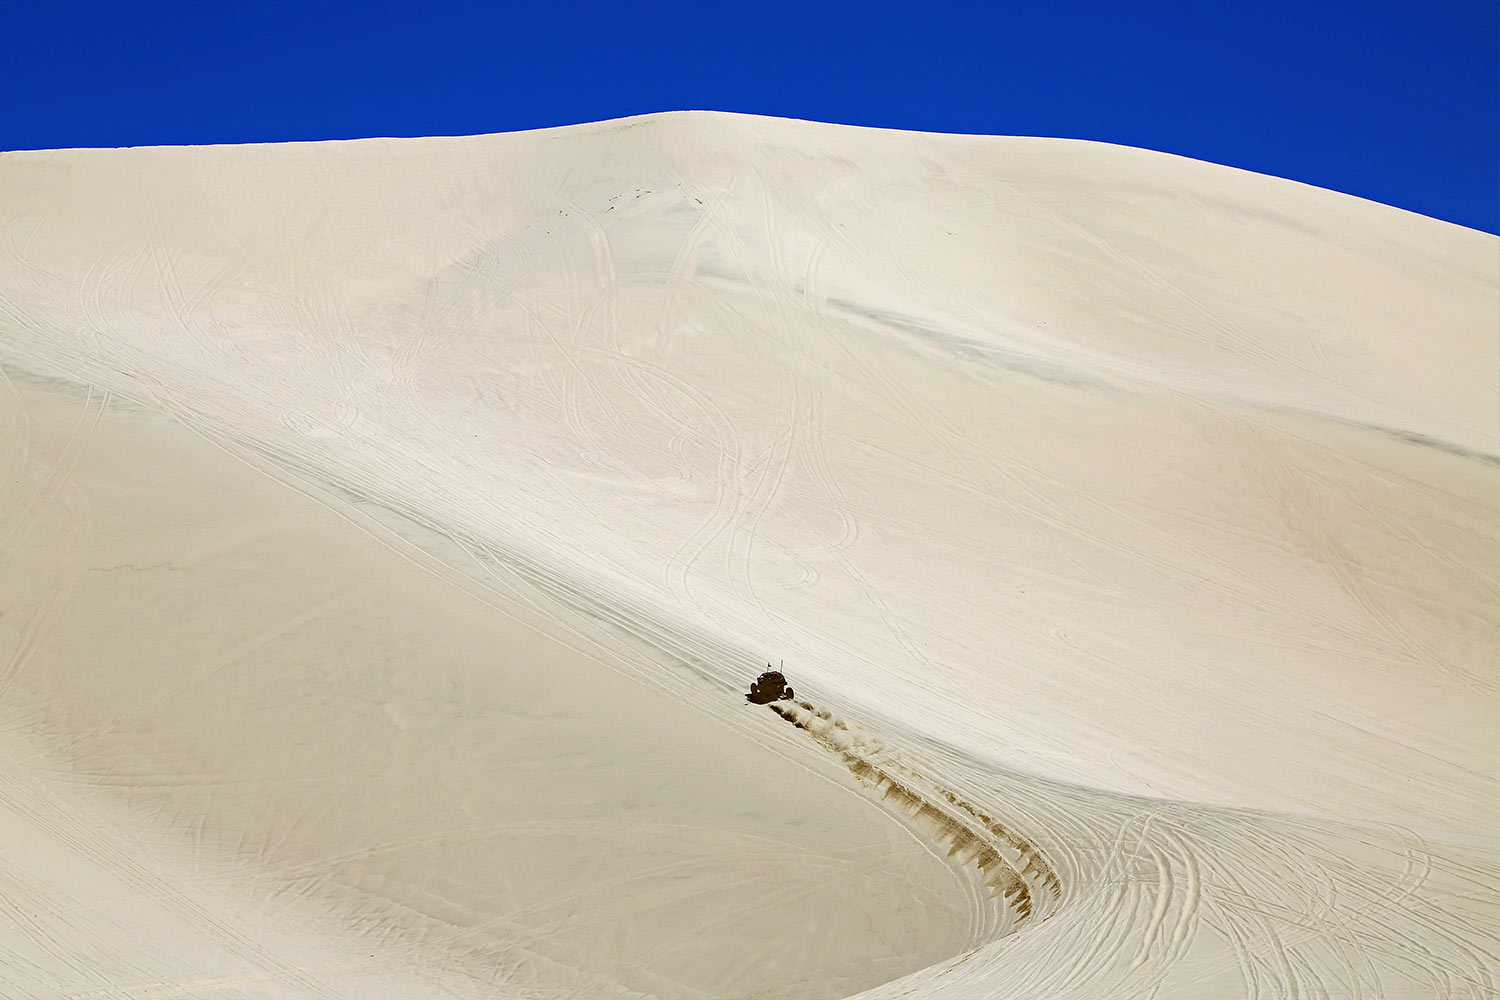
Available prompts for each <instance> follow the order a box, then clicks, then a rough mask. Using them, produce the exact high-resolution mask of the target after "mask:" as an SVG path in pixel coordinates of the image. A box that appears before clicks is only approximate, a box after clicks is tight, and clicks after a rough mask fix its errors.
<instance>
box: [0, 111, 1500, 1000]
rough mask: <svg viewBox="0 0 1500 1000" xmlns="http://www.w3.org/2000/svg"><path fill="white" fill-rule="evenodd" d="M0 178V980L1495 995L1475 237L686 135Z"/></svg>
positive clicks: (327, 149)
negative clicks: (752, 685) (759, 701)
mask: <svg viewBox="0 0 1500 1000" xmlns="http://www.w3.org/2000/svg"><path fill="white" fill-rule="evenodd" d="M0 213H3V226H0V235H3V241H0V371H3V372H4V374H5V376H6V381H5V383H4V388H5V390H6V393H5V395H4V398H3V400H0V425H3V427H4V431H3V435H0V472H3V477H0V668H3V674H0V677H3V683H4V685H5V686H4V689H3V697H0V755H3V756H4V757H5V759H6V766H5V768H4V777H3V778H0V835H3V836H4V843H5V844H6V845H7V850H6V851H4V852H3V853H0V881H3V885H4V887H5V891H4V892H0V992H3V993H5V994H6V995H7V996H9V995H16V996H21V997H55V996H63V997H84V996H88V997H140V996H152V995H182V996H225V997H240V996H246V997H250V996H255V997H259V996H299V997H300V996H338V997H345V996H348V997H365V996H371V997H373V996H483V997H584V996H588V997H594V996H597V997H615V996H620V997H624V996H635V995H645V996H661V997H678V996H681V997H752V996H754V997H760V996H766V997H770V996H788V997H794V996H795V997H835V996H846V995H850V994H853V993H855V992H857V991H859V990H863V989H868V990H869V992H868V993H863V994H861V996H870V997H875V996H892V997H894V996H920V997H936V996H944V997H960V998H963V997H991V996H1007V997H1018V998H1023V997H1024V998H1040V997H1080V998H1082V997H1121V998H1129V997H1143V998H1144V997H1156V998H1165V997H1183V998H1191V997H1237V996H1253V997H1261V996H1264V997H1314V996H1317V997H1323V996H1326V997H1351V998H1352V997H1370V996H1390V997H1412V998H1418V997H1421V998H1426V997H1432V996H1445V997H1475V998H1478V997H1491V996H1494V995H1496V993H1495V991H1496V989H1497V987H1500V957H1497V955H1500V905H1497V897H1500V840H1497V838H1496V836H1495V833H1494V831H1495V829H1496V828H1497V821H1500V808H1497V802H1500V794H1497V787H1496V775H1497V771H1500V743H1497V741H1496V740H1495V738H1494V737H1493V735H1492V734H1493V733H1494V732H1495V730H1496V728H1497V724H1500V675H1497V668H1500V614H1497V612H1496V610H1495V609H1496V608H1497V607H1500V240H1497V239H1496V238H1495V237H1492V236H1488V235H1485V234H1480V233H1475V232H1472V231H1469V230H1464V229H1461V228H1458V227H1454V226H1451V225H1447V224H1444V223H1439V222H1435V221H1433V220H1429V219H1424V218H1421V217H1419V216H1414V215H1410V214H1408V213H1404V212H1401V211H1398V210H1395V209H1391V208H1387V207H1384V206H1379V205H1375V204H1372V203H1368V202H1363V201H1359V200H1357V199H1353V198H1349V197H1346V196H1342V195H1337V194H1333V193H1330V192H1326V191H1320V190H1316V189H1312V188H1308V187H1304V186H1301V185H1297V184H1293V183H1290V182H1286V181H1280V180H1275V179H1271V178H1266V177H1261V176H1257V175H1252V174H1246V173H1243V172H1239V171H1234V170H1230V169H1227V168H1223V167H1217V166H1212V165H1207V164H1201V163H1196V162H1193V161H1187V160H1182V159H1179V158H1175V157H1169V156H1164V155H1160V154H1154V153H1148V152H1143V151H1138V150H1129V149H1123V148H1119V147H1111V146H1104V145H1098V144H1089V143H1079V142H1069V141H1061V140H1040V139H1005V138H985V137H957V136H932V135H921V134H911V133H892V132H880V131H874V130H862V129H852V128H843V127H833V126H823V125H813V124H807V123H798V122H789V121H781V120H770V119H758V118H747V117H741V116H728V115H703V114H680V115H666V116H653V117H649V118H640V119H630V120H627V121H623V122H614V123H604V124H600V125H591V126H580V127H577V128H569V129H557V130H549V131H545V132H536V133H525V134H516V135H502V136H486V137H475V138H467V139H427V140H372V141H364V142H353V143H336V144H292V145H279V146H251V147H224V148H211V149H138V150H108V151H64V152H56V153H10V154H4V155H3V156H0ZM782 657H784V658H785V659H786V661H787V672H788V674H790V675H791V677H792V679H793V681H794V683H796V685H797V687H798V688H799V693H800V694H803V695H804V696H806V697H807V698H808V699H809V701H810V703H811V704H813V705H815V706H819V707H821V708H823V709H825V710H830V711H832V712H833V713H834V716H835V717H836V718H837V719H839V720H840V721H842V722H843V723H845V724H846V725H848V726H850V727H852V728H851V729H837V730H829V731H828V733H827V734H826V735H825V737H824V740H823V744H820V743H819V742H818V741H817V740H816V739H811V738H809V735H810V733H809V732H799V731H798V730H796V729H794V728H792V727H791V726H788V725H786V724H785V723H784V722H783V721H781V720H780V719H778V718H777V717H776V716H775V715H773V714H771V713H770V712H768V711H766V710H765V709H754V708H751V707H749V706H746V705H744V703H743V701H741V700H740V698H739V691H740V690H741V689H742V686H743V684H744V683H745V682H746V681H747V680H748V679H749V678H750V677H751V676H753V675H754V673H755V672H756V670H757V669H758V667H759V665H760V664H763V663H764V662H765V660H767V659H771V658H782ZM805 721H806V722H807V723H808V724H809V725H812V726H813V730H812V733H816V732H818V731H819V728H818V727H819V726H822V725H823V723H820V722H817V721H816V720H815V719H813V718H812V717H808V718H807V719H806V720H805ZM830 741H831V742H833V743H835V744H837V746H838V747H839V748H841V749H843V750H845V751H847V752H848V753H849V754H850V757H851V759H852V760H854V761H855V762H856V764H859V765H860V766H862V767H863V768H864V771H863V772H862V773H864V775H865V780H864V781H861V780H860V779H859V778H858V777H856V776H855V775H854V774H852V773H851V771H850V770H849V768H848V767H846V766H845V762H844V761H843V760H842V759H841V757H840V756H839V755H838V754H834V753H829V752H828V750H827V746H826V744H828V743H829V742H830ZM850 766H855V765H853V764H851V765H850ZM871 768H874V769H876V770H877V771H878V772H879V775H880V776H881V779H880V780H881V782H882V784H880V785H879V786H876V785H874V784H872V782H873V780H874V779H872V778H871V771H870V769H871ZM895 785H899V786H900V787H899V789H895V788H894V786H895ZM893 789H894V790H893ZM924 801H925V802H927V803H929V806H928V811H927V812H926V813H925V814H923V815H917V816H912V815H909V814H910V813H912V812H913V811H914V810H915V805H914V804H915V803H920V802H924ZM939 814H941V815H939ZM978 814H983V816H984V817H986V819H985V820H983V821H981V820H979V819H977V818H976V816H977V815H978ZM955 831H957V832H955ZM997 831H1001V832H997ZM945 837H946V838H947V839H944V838H945ZM954 837H957V838H958V840H959V841H961V842H963V843H967V844H969V845H970V846H968V847H966V848H965V850H963V851H960V852H959V853H958V854H956V855H955V856H953V857H948V856H946V849H947V847H948V846H949V845H950V844H951V843H953V842H954V841H953V839H952V838H954ZM965 838H968V839H967V840H965ZM986 845H988V847H989V848H990V849H993V851H994V852H996V853H995V854H994V857H993V858H992V861H991V862H986V863H985V865H986V867H985V868H984V870H983V871H981V870H980V867H979V862H982V861H984V859H985V857H986V855H984V854H983V853H982V851H983V850H984V849H986ZM1018 845H1019V846H1018ZM976 851H978V852H980V853H978V854H976V853H975V852H976ZM1005 872H1013V873H1018V874H1015V875H1014V877H1018V878H1019V879H1020V880H1021V882H1022V883H1024V885H1025V887H1026V890H1027V892H1028V893H1029V894H1030V898H1032V899H1033V900H1034V903H1033V904H1032V905H1033V906H1034V908H1035V912H1034V914H1033V915H1032V916H1031V917H1030V918H1029V919H1028V918H1027V917H1026V916H1025V914H1024V913H1023V912H1021V910H1019V909H1018V908H1017V905H1016V903H1015V899H1016V898H1018V897H1016V896H1012V895H1008V896H997V897H995V898H994V899H991V898H989V896H988V894H987V892H986V891H985V884H984V883H985V882H986V881H988V883H989V884H991V885H993V884H995V882H994V879H995V878H996V877H997V873H999V874H1000V875H1002V876H1003V875H1004V873H1005ZM1054 875H1055V883H1056V886H1057V891H1056V893H1055V894H1053V893H1052V892H1051V889H1050V888H1049V887H1050V886H1051V884H1052V882H1053V881H1054V879H1053V876H1054ZM1005 877H1007V878H1008V877H1012V876H1005ZM1007 884H1008V883H1007ZM1012 931H1014V933H1010V932H1012ZM898 977H901V978H899V979H898ZM882 984H884V985H882ZM632 991H635V992H632Z"/></svg>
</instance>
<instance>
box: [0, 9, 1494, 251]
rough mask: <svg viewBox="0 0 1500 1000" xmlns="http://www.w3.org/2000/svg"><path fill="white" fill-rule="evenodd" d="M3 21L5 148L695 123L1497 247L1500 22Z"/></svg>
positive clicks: (969, 17)
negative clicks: (945, 148) (1123, 150)
mask: <svg viewBox="0 0 1500 1000" xmlns="http://www.w3.org/2000/svg"><path fill="white" fill-rule="evenodd" d="M424 7H425V5H422V4H418V3H414V2H406V3H392V2H387V0H365V2H363V3H358V4H356V3H347V2H337V3H321V4H320V3H317V2H316V0H307V2H306V3H304V4H292V3H283V2H281V0H259V2H252V0H236V2H230V3H215V2H212V0H209V2H206V3H203V2H200V3H193V4H187V3H180V2H158V3H152V2H150V0H147V2H145V3H141V4H125V3H120V2H119V0H114V2H111V3H108V4H105V3H95V2H87V3H84V2H69V0H5V2H3V3H0V59H3V66H4V70H3V72H4V74H5V84H6V85H5V90H6V93H5V96H4V98H3V99H0V148H4V149H35V148H51V147H67V146H124V145H155V144H162V143H221V142H258V141H269V140H287V139H328V138H348V137H355V136H371V135H399V136H406V135H454V134H466V133H476V132H503V131H511V130H515V129H526V128H539V127H543V126H549V125H563V124H571V123H576V122H584V121H597V120H600V119H605V118H616V117H620V116H623V115H631V114H640V113H644V112H650V111H665V110H674V109H681V108H707V109H715V110H723V111H743V112H750V113H755V114H768V115H782V116H786V117H793V118H809V119H814V120H818V121H829V122H849V123H855V124H860V125H878V126H887V127H892V128H907V129H922V130H928V131H942V132H977V133H992V134H1006V135H1053V136H1069V137H1076V138H1086V139H1100V140H1105V141H1109V142H1119V143H1125V144H1128V145H1132V146H1144V147H1148V148H1151V149H1159V150H1165V151H1167V152H1172V153H1181V154H1184V155H1187V156H1193V157H1197V158H1199V159H1205V160H1212V161H1215V162H1218V163H1227V164H1231V165H1233V166H1237V167H1244V168H1246V169H1250V170H1257V171H1261V172H1263V173H1269V174H1276V175H1278V176H1282V177H1290V178H1294V179H1296V180H1300V181H1306V182H1308V183H1311V184H1316V185H1319V186H1321V187H1329V188H1334V189H1336V190H1339V191H1346V192H1349V193H1351V194H1356V195H1359V196H1361V197H1365V198H1372V199H1374V200H1376V201H1382V202H1386V203H1387V204H1391V205H1398V206H1400V207H1402V208H1407V209H1410V210H1412V211H1416V212H1421V213H1423V214H1425V215H1432V216H1436V217H1438V218H1441V219H1447V220H1449V221H1453V222H1458V223H1461V224H1463V225H1466V226H1471V227H1474V228H1477V229H1484V230H1486V231H1488V232H1492V233H1494V232H1500V3H1497V2H1496V0H1447V2H1433V0H1394V2H1387V0H1365V2H1354V0H1303V2H1283V0H1242V2H1240V3H1229V4H1224V3H1216V2H1214V0H1195V2H1191V3H1189V2H1185V0H1184V2H1175V3H1156V2H1152V0H1133V2H1125V0H1116V2H1113V3H1069V2H1053V3H1049V2H1048V0H1028V2H1024V3H1012V2H1009V0H992V2H989V3H951V2H942V0H935V2H919V3H905V4H900V5H896V4H886V3H882V2H880V0H869V2H866V3H845V2H818V0H804V2H802V3H786V2H782V0H769V2H759V3H729V4H725V3H715V2H714V0H698V2H696V3H685V2H684V3H655V2H651V0H623V2H618V3H612V4H604V3H593V2H573V0H550V2H549V0H531V2H527V3H522V4H512V3H508V2H505V0H491V2H467V0H464V2H447V3H445V2H443V0H435V2H434V3H433V4H432V9H430V10H428V9H424Z"/></svg>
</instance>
